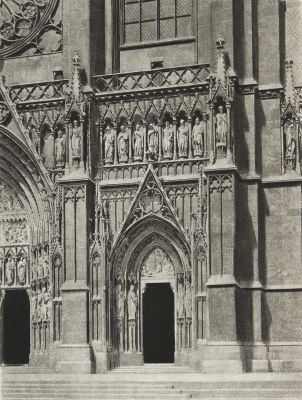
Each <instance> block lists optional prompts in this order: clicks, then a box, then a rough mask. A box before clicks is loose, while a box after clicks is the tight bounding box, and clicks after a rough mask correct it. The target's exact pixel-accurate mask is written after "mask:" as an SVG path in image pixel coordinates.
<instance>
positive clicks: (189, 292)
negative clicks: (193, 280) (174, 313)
mask: <svg viewBox="0 0 302 400" xmlns="http://www.w3.org/2000/svg"><path fill="white" fill-rule="evenodd" d="M185 286H186V294H185V310H186V316H187V317H191V316H192V288H191V284H190V282H188V281H187V282H186V285H185Z"/></svg>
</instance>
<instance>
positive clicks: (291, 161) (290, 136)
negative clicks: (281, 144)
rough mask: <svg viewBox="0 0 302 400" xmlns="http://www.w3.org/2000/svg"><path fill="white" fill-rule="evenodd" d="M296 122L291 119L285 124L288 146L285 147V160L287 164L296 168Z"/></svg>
mask: <svg viewBox="0 0 302 400" xmlns="http://www.w3.org/2000/svg"><path fill="white" fill-rule="evenodd" d="M293 130H294V122H293V120H292V119H289V120H288V121H287V122H286V124H285V139H286V148H285V160H286V165H287V166H288V167H289V168H291V169H294V168H295V163H296V140H295V138H294V133H293Z"/></svg>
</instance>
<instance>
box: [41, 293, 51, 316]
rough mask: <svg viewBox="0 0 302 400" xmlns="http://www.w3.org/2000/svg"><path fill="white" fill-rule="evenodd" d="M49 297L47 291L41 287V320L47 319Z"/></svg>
mask: <svg viewBox="0 0 302 400" xmlns="http://www.w3.org/2000/svg"><path fill="white" fill-rule="evenodd" d="M49 299H50V295H49V292H48V291H47V290H46V288H45V287H43V288H42V293H41V318H42V319H43V320H47V319H49Z"/></svg>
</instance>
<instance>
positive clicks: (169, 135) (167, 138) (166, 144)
mask: <svg viewBox="0 0 302 400" xmlns="http://www.w3.org/2000/svg"><path fill="white" fill-rule="evenodd" d="M172 151H173V129H172V126H171V125H170V122H169V121H166V123H165V127H164V129H163V155H164V158H165V159H170V158H172Z"/></svg>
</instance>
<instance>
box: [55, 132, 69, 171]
mask: <svg viewBox="0 0 302 400" xmlns="http://www.w3.org/2000/svg"><path fill="white" fill-rule="evenodd" d="M65 157H66V138H65V134H64V133H63V131H62V129H59V130H58V137H57V138H56V140H55V158H56V166H57V167H63V166H64V165H65Z"/></svg>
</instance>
